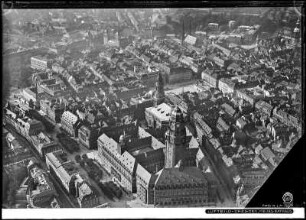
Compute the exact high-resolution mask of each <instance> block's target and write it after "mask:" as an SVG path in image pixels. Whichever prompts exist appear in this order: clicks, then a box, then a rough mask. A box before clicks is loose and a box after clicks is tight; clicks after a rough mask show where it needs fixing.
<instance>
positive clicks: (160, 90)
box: [154, 72, 165, 106]
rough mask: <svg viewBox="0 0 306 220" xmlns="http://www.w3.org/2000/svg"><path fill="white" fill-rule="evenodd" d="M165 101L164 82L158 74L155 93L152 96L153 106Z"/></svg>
mask: <svg viewBox="0 0 306 220" xmlns="http://www.w3.org/2000/svg"><path fill="white" fill-rule="evenodd" d="M164 99H165V91H164V80H163V76H162V74H161V72H159V73H158V79H157V82H156V91H155V96H154V106H157V105H159V104H161V103H162V102H163V101H164Z"/></svg>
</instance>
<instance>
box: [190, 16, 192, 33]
mask: <svg viewBox="0 0 306 220" xmlns="http://www.w3.org/2000/svg"><path fill="white" fill-rule="evenodd" d="M191 25H192V24H191V18H190V19H189V35H191Z"/></svg>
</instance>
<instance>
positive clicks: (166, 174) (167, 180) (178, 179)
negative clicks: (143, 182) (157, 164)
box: [155, 167, 207, 187]
mask: <svg viewBox="0 0 306 220" xmlns="http://www.w3.org/2000/svg"><path fill="white" fill-rule="evenodd" d="M156 175H158V177H157V179H156V181H155V186H156V187H158V186H173V185H176V186H183V187H186V186H188V185H190V184H192V185H193V184H207V180H206V179H205V177H204V175H203V173H202V171H201V170H200V169H199V168H197V167H184V168H183V169H181V168H178V167H174V168H164V169H162V170H160V171H159V172H158V173H156Z"/></svg>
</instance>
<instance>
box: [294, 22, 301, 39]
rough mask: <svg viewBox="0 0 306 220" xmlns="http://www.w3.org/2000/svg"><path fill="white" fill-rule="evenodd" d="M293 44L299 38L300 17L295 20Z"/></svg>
mask: <svg viewBox="0 0 306 220" xmlns="http://www.w3.org/2000/svg"><path fill="white" fill-rule="evenodd" d="M293 34H294V40H295V44H297V43H299V39H300V19H298V20H297V22H296V27H295V28H294V30H293Z"/></svg>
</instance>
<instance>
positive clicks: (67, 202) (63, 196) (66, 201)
mask: <svg viewBox="0 0 306 220" xmlns="http://www.w3.org/2000/svg"><path fill="white" fill-rule="evenodd" d="M5 128H6V129H7V130H8V131H9V132H11V133H12V134H13V136H14V137H16V139H17V140H18V141H19V142H20V144H21V145H22V146H24V147H26V148H28V149H30V150H31V151H32V153H33V155H35V158H36V159H37V161H39V162H40V164H41V165H42V168H43V169H44V170H46V171H47V166H46V164H45V162H44V161H43V160H42V159H41V158H40V156H39V155H38V153H37V151H36V149H34V147H33V146H32V145H31V144H30V143H29V142H28V141H27V140H26V139H25V138H24V137H22V136H21V135H20V134H18V133H17V132H16V131H15V129H14V128H12V126H10V125H8V124H7V125H6V126H5ZM49 176H50V178H51V180H52V183H53V185H54V187H55V189H56V191H57V193H58V195H59V198H58V199H59V200H60V202H61V204H62V205H63V206H64V208H76V207H77V206H75V204H74V203H73V202H72V201H71V199H70V198H69V196H68V195H67V193H66V192H65V190H64V189H63V187H62V186H61V185H60V184H59V183H58V182H57V181H56V180H55V179H54V178H53V177H52V176H51V175H49Z"/></svg>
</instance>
